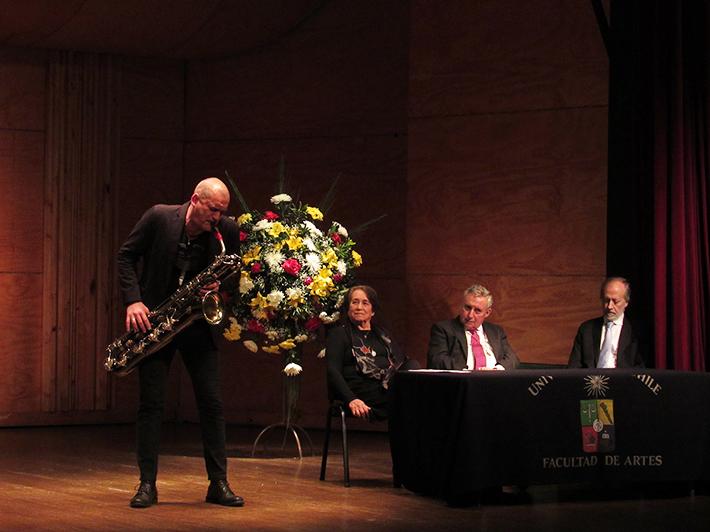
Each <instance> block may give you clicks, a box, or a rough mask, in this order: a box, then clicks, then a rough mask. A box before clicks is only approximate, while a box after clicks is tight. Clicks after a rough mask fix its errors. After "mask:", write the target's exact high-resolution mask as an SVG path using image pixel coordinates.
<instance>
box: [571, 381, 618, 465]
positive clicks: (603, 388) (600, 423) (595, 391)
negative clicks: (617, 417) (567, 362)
mask: <svg viewBox="0 0 710 532" xmlns="http://www.w3.org/2000/svg"><path fill="white" fill-rule="evenodd" d="M584 381H585V390H586V391H587V395H588V396H590V397H594V399H582V400H581V401H580V402H579V417H580V422H581V425H582V450H583V451H584V452H585V453H608V452H612V451H614V447H615V435H614V400H613V399H606V398H605V396H606V392H607V391H608V390H609V385H608V384H609V377H605V376H602V375H589V376H587V377H585V379H584Z"/></svg>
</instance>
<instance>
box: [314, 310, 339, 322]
mask: <svg viewBox="0 0 710 532" xmlns="http://www.w3.org/2000/svg"><path fill="white" fill-rule="evenodd" d="M318 318H320V321H322V322H323V323H326V324H327V323H333V322H336V321H338V320H339V319H340V312H335V313H333V315H332V316H328V314H326V313H325V312H321V313H320V314H318Z"/></svg>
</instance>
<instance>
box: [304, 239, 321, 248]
mask: <svg viewBox="0 0 710 532" xmlns="http://www.w3.org/2000/svg"><path fill="white" fill-rule="evenodd" d="M303 245H304V246H306V249H307V250H308V251H318V247H316V245H315V244H314V243H313V239H312V238H310V237H306V238H304V239H303Z"/></svg>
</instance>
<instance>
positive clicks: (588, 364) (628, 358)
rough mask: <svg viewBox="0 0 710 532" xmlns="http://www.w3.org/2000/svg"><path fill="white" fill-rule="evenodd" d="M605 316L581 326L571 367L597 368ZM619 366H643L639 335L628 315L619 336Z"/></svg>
mask: <svg viewBox="0 0 710 532" xmlns="http://www.w3.org/2000/svg"><path fill="white" fill-rule="evenodd" d="M602 327H604V318H603V317H599V318H594V319H592V320H587V321H585V322H584V323H582V325H580V326H579V329H578V330H577V336H575V338H574V344H573V345H572V351H571V352H570V354H569V362H568V363H567V367H569V368H596V367H597V363H598V362H599V350H600V345H601V338H602ZM616 367H617V368H642V367H644V363H643V354H642V349H641V344H640V341H639V337H638V335H637V334H636V332H635V331H634V326H633V324H632V323H631V320H630V319H629V317H628V316H624V325H623V326H622V327H621V335H620V336H619V348H618V350H617V355H616Z"/></svg>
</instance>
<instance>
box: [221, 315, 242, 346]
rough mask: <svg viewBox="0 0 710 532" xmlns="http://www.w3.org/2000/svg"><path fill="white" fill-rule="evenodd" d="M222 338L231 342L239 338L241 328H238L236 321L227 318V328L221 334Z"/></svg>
mask: <svg viewBox="0 0 710 532" xmlns="http://www.w3.org/2000/svg"><path fill="white" fill-rule="evenodd" d="M222 336H224V337H225V338H226V339H227V340H230V341H232V342H234V341H235V340H239V338H241V336H242V328H241V327H240V326H239V323H237V320H236V319H234V318H229V328H228V329H225V331H224V332H223V333H222Z"/></svg>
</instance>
